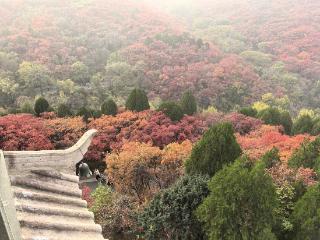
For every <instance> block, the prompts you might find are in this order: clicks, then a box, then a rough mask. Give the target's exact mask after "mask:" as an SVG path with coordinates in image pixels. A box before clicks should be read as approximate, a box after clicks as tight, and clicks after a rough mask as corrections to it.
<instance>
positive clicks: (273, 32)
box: [0, 0, 320, 111]
mask: <svg viewBox="0 0 320 240" xmlns="http://www.w3.org/2000/svg"><path fill="white" fill-rule="evenodd" d="M162 4H163V5H164V6H165V5H166V2H165V1H164V2H163V3H162ZM182 4H183V5H181V4H180V5H179V4H177V5H176V6H175V7H172V5H170V6H171V9H169V10H168V8H161V7H159V8H155V7H154V4H150V2H149V3H148V1H134V0H126V1H113V0H107V1H100V0H86V1H85V0H84V1H68V2H65V1H52V0H45V1H17V0H13V1H6V0H4V1H2V3H1V6H0V13H1V16H2V17H1V25H0V69H1V73H0V76H1V78H0V91H1V99H0V100H1V101H0V105H1V107H2V108H5V109H9V110H10V109H11V108H14V109H17V108H21V107H22V105H24V104H26V102H27V103H31V104H32V103H33V101H34V98H35V97H36V96H38V95H44V96H45V97H47V98H48V99H49V101H50V102H52V104H53V105H54V106H56V105H58V104H59V103H65V104H67V105H70V106H71V107H72V108H73V109H75V110H76V109H79V108H80V107H83V106H86V107H89V108H93V109H97V108H98V106H100V104H101V103H102V102H103V100H104V99H105V98H106V97H107V96H111V97H114V98H116V99H117V102H119V103H123V99H124V97H125V96H126V95H127V94H128V92H130V90H132V89H133V88H134V87H140V88H144V89H145V90H146V91H147V92H148V95H149V97H150V99H151V100H152V102H154V105H157V103H158V102H159V100H160V99H168V98H169V99H172V100H176V99H178V98H179V97H180V96H181V94H182V92H184V91H185V90H187V89H189V90H191V91H192V92H193V93H194V94H195V95H196V98H197V100H198V102H199V105H200V107H202V108H207V107H208V106H210V105H212V106H215V107H216V108H218V109H219V110H222V111H230V110H233V109H236V108H237V106H244V105H248V104H251V103H253V102H254V101H257V100H259V99H260V97H261V96H262V95H263V94H265V93H269V92H272V93H273V94H274V95H275V96H276V97H281V98H283V97H286V96H288V97H289V101H290V109H289V110H291V111H297V110H298V109H299V108H302V107H312V108H317V106H318V103H319V100H318V97H317V95H318V92H319V86H318V75H319V57H318V55H319V54H317V53H319V51H320V50H319V41H317V39H318V38H319V24H318V23H319V21H320V20H319V18H318V17H316V16H317V15H316V14H315V12H314V11H316V9H317V7H319V3H318V1H315V0H313V1H308V2H307V3H306V4H300V2H299V1H296V2H294V3H292V2H291V1H281V2H280V3H279V2H278V1H259V3H258V2H255V3H251V1H238V2H237V3H235V2H234V1H229V2H228V1H227V2H225V1H223V3H222V2H220V1H197V2H192V3H190V4H189V2H185V3H182ZM188 4H189V5H188ZM186 6H188V8H186ZM305 93H308V94H307V96H306V94H305ZM2 111H3V110H2Z"/></svg>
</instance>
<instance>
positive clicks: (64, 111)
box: [57, 104, 72, 117]
mask: <svg viewBox="0 0 320 240" xmlns="http://www.w3.org/2000/svg"><path fill="white" fill-rule="evenodd" d="M57 115H58V117H68V116H72V112H71V110H70V108H69V107H68V106H67V105H66V104H60V105H59V106H58V109H57Z"/></svg>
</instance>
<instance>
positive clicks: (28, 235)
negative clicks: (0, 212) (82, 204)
mask: <svg viewBox="0 0 320 240" xmlns="http://www.w3.org/2000/svg"><path fill="white" fill-rule="evenodd" d="M22 233H23V234H22V240H104V238H103V237H102V235H101V234H99V233H88V232H68V231H54V230H43V229H42V230H39V231H37V233H36V234H35V233H34V232H33V231H32V230H30V229H29V228H22Z"/></svg>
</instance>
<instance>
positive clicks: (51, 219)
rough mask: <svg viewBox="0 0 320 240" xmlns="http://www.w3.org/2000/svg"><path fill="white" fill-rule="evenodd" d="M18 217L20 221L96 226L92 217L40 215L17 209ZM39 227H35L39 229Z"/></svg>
mask: <svg viewBox="0 0 320 240" xmlns="http://www.w3.org/2000/svg"><path fill="white" fill-rule="evenodd" d="M17 218H18V220H19V221H21V222H22V221H25V220H28V221H29V220H33V221H37V222H40V223H44V222H48V223H53V224H56V223H59V224H61V223H63V224H77V225H91V226H94V225H95V223H94V220H93V219H91V218H76V217H70V216H62V215H39V214H37V213H30V212H21V211H17ZM38 229H39V228H37V229H35V230H38Z"/></svg>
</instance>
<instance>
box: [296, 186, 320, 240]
mask: <svg viewBox="0 0 320 240" xmlns="http://www.w3.org/2000/svg"><path fill="white" fill-rule="evenodd" d="M319 199H320V184H319V183H318V184H316V185H314V186H312V187H309V188H308V190H307V192H306V193H305V194H304V195H303V196H302V198H301V199H300V200H298V202H297V203H296V204H295V207H294V210H293V213H292V217H291V218H292V222H293V224H294V234H293V238H292V239H293V240H316V239H319V236H320V201H319Z"/></svg>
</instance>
